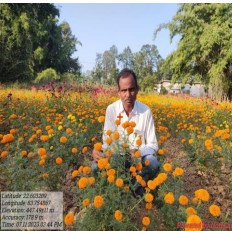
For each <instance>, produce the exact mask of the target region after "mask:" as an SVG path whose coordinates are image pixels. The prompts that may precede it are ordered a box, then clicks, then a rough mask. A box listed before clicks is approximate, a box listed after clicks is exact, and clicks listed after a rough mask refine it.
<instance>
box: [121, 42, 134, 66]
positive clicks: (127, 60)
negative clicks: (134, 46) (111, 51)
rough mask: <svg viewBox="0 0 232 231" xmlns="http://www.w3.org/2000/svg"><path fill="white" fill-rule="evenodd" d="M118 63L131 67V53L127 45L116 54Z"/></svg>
mask: <svg viewBox="0 0 232 231" xmlns="http://www.w3.org/2000/svg"><path fill="white" fill-rule="evenodd" d="M118 61H119V64H121V66H122V68H132V67H133V53H132V51H131V49H130V47H129V46H127V47H126V48H125V49H124V50H123V52H122V53H121V54H119V55H118Z"/></svg>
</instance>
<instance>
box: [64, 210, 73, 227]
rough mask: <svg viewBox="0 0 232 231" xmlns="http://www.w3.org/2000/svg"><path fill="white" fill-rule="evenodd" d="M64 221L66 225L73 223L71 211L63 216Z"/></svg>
mask: <svg viewBox="0 0 232 231" xmlns="http://www.w3.org/2000/svg"><path fill="white" fill-rule="evenodd" d="M64 223H65V225H67V226H71V225H73V223H74V214H73V212H69V213H68V214H67V215H66V216H65V218H64Z"/></svg>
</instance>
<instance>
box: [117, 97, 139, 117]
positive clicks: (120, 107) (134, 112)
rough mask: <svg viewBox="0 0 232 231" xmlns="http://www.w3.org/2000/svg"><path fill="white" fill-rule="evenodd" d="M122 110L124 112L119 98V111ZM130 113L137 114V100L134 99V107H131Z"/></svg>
mask: <svg viewBox="0 0 232 231" xmlns="http://www.w3.org/2000/svg"><path fill="white" fill-rule="evenodd" d="M123 112H125V110H124V108H123V104H122V100H120V103H119V113H123ZM132 113H133V114H138V113H139V108H138V102H137V100H135V104H134V107H133V109H132Z"/></svg>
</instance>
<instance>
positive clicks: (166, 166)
mask: <svg viewBox="0 0 232 231" xmlns="http://www.w3.org/2000/svg"><path fill="white" fill-rule="evenodd" d="M163 169H164V171H166V172H171V171H172V165H171V164H169V163H165V164H164V165H163Z"/></svg>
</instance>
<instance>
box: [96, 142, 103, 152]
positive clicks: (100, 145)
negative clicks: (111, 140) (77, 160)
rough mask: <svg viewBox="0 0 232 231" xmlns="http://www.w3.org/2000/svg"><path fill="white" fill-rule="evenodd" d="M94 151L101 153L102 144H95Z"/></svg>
mask: <svg viewBox="0 0 232 231" xmlns="http://www.w3.org/2000/svg"><path fill="white" fill-rule="evenodd" d="M94 150H95V151H101V150H102V143H101V142H98V143H96V144H94Z"/></svg>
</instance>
